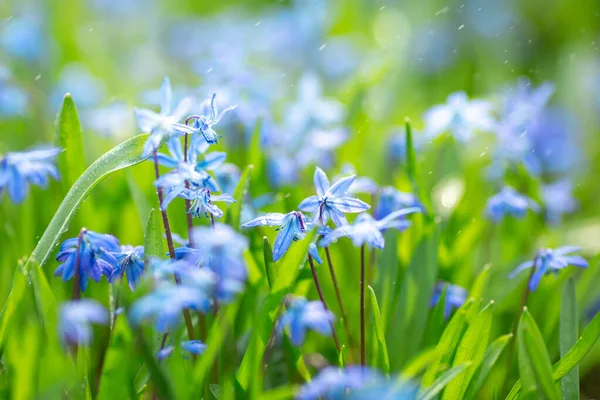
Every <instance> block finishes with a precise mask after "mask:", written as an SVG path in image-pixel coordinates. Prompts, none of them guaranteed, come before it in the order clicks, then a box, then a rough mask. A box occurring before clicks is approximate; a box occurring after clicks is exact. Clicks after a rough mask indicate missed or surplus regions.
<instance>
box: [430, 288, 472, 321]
mask: <svg viewBox="0 0 600 400" xmlns="http://www.w3.org/2000/svg"><path fill="white" fill-rule="evenodd" d="M444 289H446V297H445V299H444V301H445V302H444V318H445V319H448V317H449V316H450V313H452V310H454V309H458V308H460V306H462V305H463V303H464V302H465V300H467V291H466V290H465V289H464V288H463V287H461V286H458V285H453V284H451V283H446V282H438V283H436V285H435V288H434V290H433V296H431V302H430V304H429V305H430V307H434V306H435V305H437V303H439V301H440V298H441V297H442V293H443V292H444Z"/></svg>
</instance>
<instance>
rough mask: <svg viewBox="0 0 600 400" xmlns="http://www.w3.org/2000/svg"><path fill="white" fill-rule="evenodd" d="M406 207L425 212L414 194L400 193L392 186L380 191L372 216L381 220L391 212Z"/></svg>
mask: <svg viewBox="0 0 600 400" xmlns="http://www.w3.org/2000/svg"><path fill="white" fill-rule="evenodd" d="M406 207H417V208H420V209H421V211H425V207H423V204H422V203H421V202H420V201H419V199H418V198H417V196H415V195H414V194H412V193H407V192H401V191H399V190H398V189H396V188H395V187H392V186H385V187H383V188H381V190H380V193H379V201H378V202H377V206H376V207H375V212H374V214H373V215H374V216H375V218H376V219H382V218H385V217H387V216H388V215H390V214H391V213H392V212H394V211H396V210H399V209H401V208H406Z"/></svg>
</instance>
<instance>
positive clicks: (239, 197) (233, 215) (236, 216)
mask: <svg viewBox="0 0 600 400" xmlns="http://www.w3.org/2000/svg"><path fill="white" fill-rule="evenodd" d="M253 168H254V166H253V165H248V166H247V167H246V169H245V170H244V172H243V173H242V176H241V177H240V181H239V182H238V185H237V186H236V188H235V191H234V192H233V198H234V199H235V203H233V204H231V206H230V207H229V212H228V213H227V219H226V221H227V223H228V224H230V225H231V226H232V227H233V228H234V229H240V225H241V220H240V219H241V216H242V205H243V204H244V200H245V197H246V191H247V190H248V182H249V180H250V174H251V172H252V169H253Z"/></svg>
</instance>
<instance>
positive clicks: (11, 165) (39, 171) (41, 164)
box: [0, 148, 61, 204]
mask: <svg viewBox="0 0 600 400" xmlns="http://www.w3.org/2000/svg"><path fill="white" fill-rule="evenodd" d="M60 151H61V150H60V149H58V148H48V149H38V150H27V151H24V152H20V153H6V154H5V155H4V156H3V157H2V156H0V195H1V194H2V192H3V191H4V189H6V191H7V192H8V197H9V198H10V200H11V201H12V202H13V203H16V204H19V203H21V202H22V201H23V200H24V199H25V196H27V192H28V191H29V185H30V184H32V185H36V186H40V187H42V188H46V187H47V186H48V177H49V176H50V177H52V178H54V179H59V178H60V176H59V173H58V169H57V168H56V166H55V165H54V162H55V160H56V157H57V156H58V154H59V153H60Z"/></svg>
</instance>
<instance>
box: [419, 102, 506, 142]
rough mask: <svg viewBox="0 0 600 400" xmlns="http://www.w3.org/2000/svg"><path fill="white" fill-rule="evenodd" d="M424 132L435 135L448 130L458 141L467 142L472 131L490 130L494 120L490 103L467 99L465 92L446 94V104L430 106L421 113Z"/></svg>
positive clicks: (492, 127)
mask: <svg viewBox="0 0 600 400" xmlns="http://www.w3.org/2000/svg"><path fill="white" fill-rule="evenodd" d="M423 119H424V120H425V132H426V133H427V135H428V136H430V137H434V138H435V137H437V136H439V135H441V134H443V133H444V132H450V134H451V135H452V136H454V138H455V139H456V140H458V141H459V142H467V141H469V140H470V139H471V138H472V137H473V133H474V131H484V132H491V131H492V130H493V129H494V126H495V121H494V118H493V117H492V105H491V103H489V102H487V101H483V100H471V101H469V99H468V97H467V95H466V93H464V92H456V93H452V94H451V95H450V96H448V100H447V103H446V104H440V105H436V106H433V107H431V108H430V109H429V110H427V112H425V114H424V115H423Z"/></svg>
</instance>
